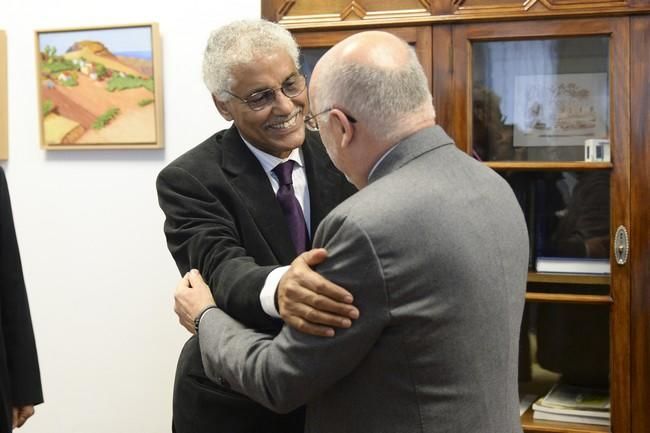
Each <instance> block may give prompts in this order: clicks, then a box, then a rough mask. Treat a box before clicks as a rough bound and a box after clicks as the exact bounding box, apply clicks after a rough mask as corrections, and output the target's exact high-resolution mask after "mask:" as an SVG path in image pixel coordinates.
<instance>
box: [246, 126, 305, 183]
mask: <svg viewBox="0 0 650 433" xmlns="http://www.w3.org/2000/svg"><path fill="white" fill-rule="evenodd" d="M239 136H240V137H241V139H242V141H243V142H244V144H245V145H246V146H247V147H248V148H249V149H250V151H251V152H253V155H255V158H257V160H258V161H259V162H260V164H261V165H262V168H263V169H264V171H265V172H266V173H270V172H271V171H272V170H273V169H274V168H275V166H276V165H278V164H280V163H283V162H287V161H288V160H292V161H294V162H296V163H297V164H298V165H299V166H300V167H302V166H303V165H304V164H303V163H302V154H301V153H300V148H299V147H297V148H295V149H293V150H292V151H291V153H290V154H289V156H288V157H287V158H285V159H282V158H278V157H277V156H273V155H271V154H269V153H266V152H264V151H263V150H260V149H258V148H257V147H255V146H253V145H252V144H250V143H249V142H248V141H247V140H246V139H245V138H244V137H243V136H242V135H241V134H239Z"/></svg>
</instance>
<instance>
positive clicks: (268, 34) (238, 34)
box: [203, 20, 300, 101]
mask: <svg viewBox="0 0 650 433" xmlns="http://www.w3.org/2000/svg"><path fill="white" fill-rule="evenodd" d="M277 50H283V51H285V52H286V53H287V54H289V56H290V57H291V59H292V60H293V62H294V64H295V65H296V69H298V68H299V67H300V64H299V60H298V56H299V54H300V51H299V49H298V44H296V41H295V40H294V39H293V36H291V33H289V31H288V30H286V29H285V28H283V27H282V26H280V25H279V24H275V23H272V22H270V21H265V20H240V21H233V22H232V23H230V24H227V25H225V26H223V27H219V28H218V29H216V30H214V31H213V32H212V33H211V34H210V38H209V39H208V44H207V46H206V48H205V53H204V55H203V82H204V83H205V85H206V86H207V88H208V90H210V93H212V94H213V95H214V96H215V97H216V98H217V99H219V100H220V101H227V100H229V99H230V98H231V96H230V95H229V94H228V93H227V92H228V91H230V89H231V88H232V86H233V83H234V81H235V79H236V77H233V76H232V69H233V67H235V66H238V65H242V64H246V63H251V62H254V61H255V59H256V58H257V57H260V56H264V55H268V53H270V52H272V51H277Z"/></svg>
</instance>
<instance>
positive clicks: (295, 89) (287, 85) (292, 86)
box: [226, 74, 306, 111]
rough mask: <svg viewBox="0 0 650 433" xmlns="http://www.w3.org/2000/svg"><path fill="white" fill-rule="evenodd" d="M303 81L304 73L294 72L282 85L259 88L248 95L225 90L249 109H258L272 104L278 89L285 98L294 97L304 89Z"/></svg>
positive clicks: (304, 81)
mask: <svg viewBox="0 0 650 433" xmlns="http://www.w3.org/2000/svg"><path fill="white" fill-rule="evenodd" d="M305 83H306V80H305V77H304V75H302V74H295V75H292V76H291V77H289V78H288V79H287V80H286V81H285V82H284V83H282V86H280V87H278V88H275V89H264V90H260V91H259V92H255V93H253V94H251V95H248V97H246V98H242V97H240V96H237V95H235V94H234V93H230V92H229V91H227V90H226V93H228V94H229V95H230V96H234V97H235V98H237V99H239V100H240V101H241V102H243V103H245V104H246V105H248V108H250V109H251V110H253V111H260V110H263V109H264V108H266V107H268V106H269V105H271V104H273V101H275V93H276V92H277V91H278V90H280V91H282V93H283V94H284V96H286V97H287V98H295V97H296V96H298V95H300V94H301V93H302V92H303V91H304V90H305V87H306V85H305Z"/></svg>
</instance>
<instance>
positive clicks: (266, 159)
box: [240, 134, 311, 318]
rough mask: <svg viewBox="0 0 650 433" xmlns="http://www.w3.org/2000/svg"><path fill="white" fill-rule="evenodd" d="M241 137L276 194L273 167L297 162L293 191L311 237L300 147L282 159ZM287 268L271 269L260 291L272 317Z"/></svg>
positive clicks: (293, 177) (309, 213)
mask: <svg viewBox="0 0 650 433" xmlns="http://www.w3.org/2000/svg"><path fill="white" fill-rule="evenodd" d="M240 136H241V134H240ZM241 139H242V140H243V141H244V143H245V144H246V146H247V147H248V148H249V149H250V151H251V152H253V155H255V158H257V160H258V161H259V162H260V165H261V166H262V168H263V169H264V172H265V173H266V176H267V177H268V178H269V182H271V187H272V188H273V192H274V193H275V194H277V193H278V189H280V183H279V182H278V178H277V176H276V175H275V173H273V169H274V168H275V166H276V165H278V164H281V163H283V162H286V161H288V160H292V161H294V162H295V164H294V165H293V172H292V173H291V179H292V181H293V191H294V194H295V195H296V199H297V200H298V203H300V207H302V213H303V215H304V216H305V224H306V225H307V232H308V233H309V237H310V238H311V225H310V221H311V207H310V203H309V187H308V186H307V174H306V173H305V165H304V163H303V159H302V153H301V152H300V149H299V148H296V149H294V150H293V151H292V152H291V154H290V155H289V157H287V158H285V159H282V158H278V157H276V156H273V155H270V154H268V153H266V152H264V151H262V150H260V149H258V148H256V147H255V146H253V145H252V144H250V143H249V142H248V141H246V139H245V138H244V137H242V138H241ZM287 269H289V266H281V267H279V268H277V269H274V270H273V271H271V273H269V275H268V276H267V277H266V281H265V282H264V287H262V291H261V292H260V303H261V304H262V309H263V310H264V312H265V313H266V314H268V315H269V316H271V317H275V318H279V317H280V313H279V312H278V310H277V309H276V308H275V291H276V289H277V287H278V283H279V282H280V278H282V276H283V275H284V273H285V272H286V271H287Z"/></svg>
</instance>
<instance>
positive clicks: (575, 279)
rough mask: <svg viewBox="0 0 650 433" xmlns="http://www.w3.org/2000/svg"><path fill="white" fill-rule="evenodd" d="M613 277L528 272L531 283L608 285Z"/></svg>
mask: <svg viewBox="0 0 650 433" xmlns="http://www.w3.org/2000/svg"><path fill="white" fill-rule="evenodd" d="M610 281H611V278H610V276H609V275H588V274H564V273H562V274H553V273H540V272H528V282H529V283H546V284H585V285H598V286H608V285H609V284H610Z"/></svg>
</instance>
